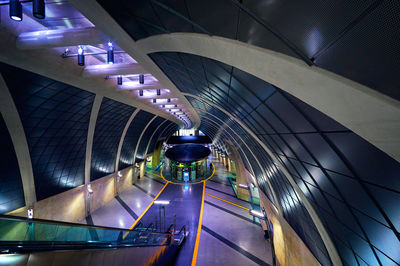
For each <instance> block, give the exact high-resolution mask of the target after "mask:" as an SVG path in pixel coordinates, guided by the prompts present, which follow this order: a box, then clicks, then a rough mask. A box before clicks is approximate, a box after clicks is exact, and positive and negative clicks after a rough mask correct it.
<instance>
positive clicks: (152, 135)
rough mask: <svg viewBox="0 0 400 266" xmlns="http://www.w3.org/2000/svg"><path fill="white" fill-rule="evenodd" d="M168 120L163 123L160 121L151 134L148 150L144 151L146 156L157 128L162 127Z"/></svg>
mask: <svg viewBox="0 0 400 266" xmlns="http://www.w3.org/2000/svg"><path fill="white" fill-rule="evenodd" d="M167 121H168V120H164V121H163V122H162V123H160V124H159V125H158V127H157V128H156V129H155V130H154V132H153V134H151V137H150V140H149V143H147V147H146V151H145V152H144V156H145V157H146V155H147V152H148V150H149V146H150V143H151V141H152V140H153V137H154V134H156V132H157V130H158V129H159V128H160V127H161V125H163V124H164V123H165V122H167Z"/></svg>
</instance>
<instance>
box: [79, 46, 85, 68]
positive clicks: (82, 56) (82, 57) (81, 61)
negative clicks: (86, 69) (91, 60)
mask: <svg viewBox="0 0 400 266" xmlns="http://www.w3.org/2000/svg"><path fill="white" fill-rule="evenodd" d="M78 65H80V66H84V65H85V54H84V51H83V48H82V46H79V47H78Z"/></svg>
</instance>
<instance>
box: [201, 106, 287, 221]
mask: <svg viewBox="0 0 400 266" xmlns="http://www.w3.org/2000/svg"><path fill="white" fill-rule="evenodd" d="M207 114H208V115H210V116H213V117H215V118H216V119H218V120H219V122H220V123H222V124H223V125H224V126H226V127H228V128H229V129H230V130H231V131H232V132H234V133H235V135H236V136H237V137H239V139H240V141H241V142H242V143H243V144H244V145H245V146H246V148H247V149H248V150H249V152H250V153H251V155H252V156H253V158H254V160H255V161H256V163H257V164H258V167H259V168H260V170H261V172H262V174H263V176H264V177H266V178H265V179H266V180H267V184H268V186H269V189H270V190H271V192H272V196H273V197H274V201H275V204H276V205H277V206H275V207H277V209H278V212H279V214H280V215H282V207H281V205H280V203H279V200H278V197H277V196H276V193H275V190H274V188H273V186H272V184H271V182H270V180H269V178H267V176H268V175H267V173H266V172H265V170H264V168H263V167H262V165H261V163H260V161H259V160H258V159H257V156H256V155H255V154H254V153H253V151H252V150H251V149H250V148H249V146H247V144H246V142H245V141H244V140H243V139H242V138H241V137H240V135H238V134H237V133H236V132H235V131H234V130H233V129H232V128H231V127H230V126H229V125H227V124H226V123H225V122H224V121H222V120H221V119H219V118H218V117H216V116H214V115H213V114H210V113H208V112H207ZM204 118H205V119H208V120H210V121H212V120H211V119H210V118H208V117H204ZM212 122H213V121H212ZM224 131H225V132H226V133H228V134H229V132H228V131H226V130H225V129H224ZM229 135H230V134H229ZM231 137H232V136H231ZM232 138H233V137H232ZM238 147H239V148H240V149H241V147H240V145H239V146H238ZM242 152H243V150H242ZM243 154H244V156H245V157H246V161H247V163H248V164H249V165H250V167H252V166H251V164H250V161H249V159H248V158H247V156H246V153H244V152H243ZM251 171H252V174H253V176H256V175H255V174H254V170H253V169H251ZM256 181H257V179H256ZM257 186H258V187H259V185H258V181H257Z"/></svg>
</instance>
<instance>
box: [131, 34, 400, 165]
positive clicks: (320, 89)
mask: <svg viewBox="0 0 400 266" xmlns="http://www.w3.org/2000/svg"><path fill="white" fill-rule="evenodd" d="M137 45H138V46H139V47H140V49H141V50H142V51H143V52H146V53H147V54H150V53H155V52H182V53H189V54H194V55H200V56H204V57H208V58H211V59H214V60H217V61H220V62H223V63H225V64H228V65H231V66H233V67H236V68H238V69H241V70H243V71H245V72H247V73H250V74H252V75H254V76H256V77H258V78H260V79H262V80H264V81H266V82H269V83H271V84H273V85H275V86H277V87H278V88H280V89H282V90H284V91H287V92H288V93H290V94H292V95H294V96H295V97H297V98H299V99H300V100H302V101H304V102H306V103H307V104H309V105H311V106H313V107H314V108H316V109H318V110H319V111H321V112H323V113H324V114H326V115H328V116H329V117H331V118H333V119H334V120H336V121H338V122H339V123H341V124H342V125H344V126H346V127H347V128H349V129H350V130H352V131H353V132H355V133H356V134H358V135H359V136H361V137H363V138H364V139H366V140H367V141H369V142H370V143H371V144H373V145H375V146H376V147H378V148H379V149H381V150H382V151H384V152H385V153H387V154H388V155H390V156H392V157H393V158H394V159H396V160H397V161H399V162H400V138H399V137H398V136H399V135H400V103H399V102H398V101H396V100H394V99H392V98H390V97H388V96H385V95H383V94H381V93H379V92H377V91H375V90H372V89H370V88H368V87H366V86H363V85H361V84H359V83H356V82H354V81H351V80H349V79H346V78H344V77H341V76H338V75H336V74H333V73H332V72H329V71H326V70H324V69H321V68H319V67H315V66H313V67H309V66H308V65H307V64H305V63H304V62H303V61H301V60H299V59H296V58H293V57H290V56H286V55H283V54H280V53H277V52H273V51H271V50H267V49H263V48H260V47H256V46H253V45H250V44H247V43H243V42H240V41H236V40H232V39H227V38H222V37H216V36H209V35H205V34H197V33H169V34H162V35H155V36H152V37H148V38H146V39H142V40H139V41H138V42H137Z"/></svg>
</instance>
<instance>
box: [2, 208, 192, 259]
mask: <svg viewBox="0 0 400 266" xmlns="http://www.w3.org/2000/svg"><path fill="white" fill-rule="evenodd" d="M141 225H142V226H137V227H136V228H135V230H126V229H119V228H112V227H101V226H90V225H84V224H74V223H65V222H55V221H49V220H41V219H27V218H22V217H14V216H6V215H0V265H29V266H34V265H41V266H42V265H73V266H81V265H82V266H84V265H167V264H170V263H171V262H172V261H173V260H174V258H175V256H176V254H177V252H178V251H179V248H180V247H181V245H182V243H183V241H184V239H185V237H186V229H185V228H182V229H181V230H179V231H175V230H170V228H171V226H170V228H169V229H168V231H167V232H157V230H156V229H155V228H154V227H153V226H152V225H151V224H150V225H148V226H144V225H143V224H141Z"/></svg>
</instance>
